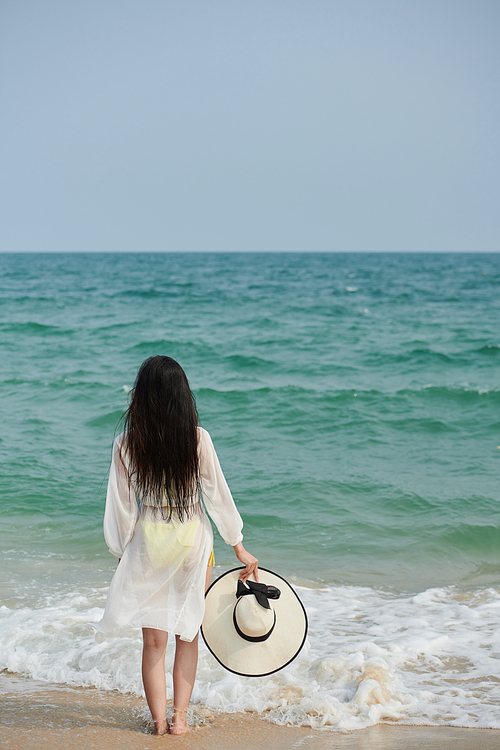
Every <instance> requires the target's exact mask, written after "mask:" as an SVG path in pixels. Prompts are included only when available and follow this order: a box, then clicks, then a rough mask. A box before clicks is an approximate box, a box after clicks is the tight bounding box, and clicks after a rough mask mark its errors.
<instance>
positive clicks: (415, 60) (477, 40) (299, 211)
mask: <svg viewBox="0 0 500 750" xmlns="http://www.w3.org/2000/svg"><path fill="white" fill-rule="evenodd" d="M499 39H500V2H499V0H0V251H2V252H142V251H148V252H172V251H175V252H188V251H224V252H227V251H239V252H242V251H268V252H277V251H317V252H318V251H321V252H330V251H333V252H355V251H365V252H367V251H378V252H387V251H391V252H392V251H405V252H407V251H413V252H419V251H423V252H442V251H446V252H449V251H468V252H481V251H482V252H497V251H499V250H500V210H499V208H500V200H499V199H500V139H499V123H500V117H499V115H500V106H499V105H500V43H499Z"/></svg>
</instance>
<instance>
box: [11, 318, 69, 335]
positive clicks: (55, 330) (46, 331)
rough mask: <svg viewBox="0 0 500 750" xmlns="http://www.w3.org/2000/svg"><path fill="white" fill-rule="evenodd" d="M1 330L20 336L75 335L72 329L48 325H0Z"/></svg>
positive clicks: (28, 323) (29, 322)
mask: <svg viewBox="0 0 500 750" xmlns="http://www.w3.org/2000/svg"><path fill="white" fill-rule="evenodd" d="M0 330H1V331H3V332H4V333H15V334H17V335H20V336H68V335H72V334H73V333H74V329H72V328H61V327H60V326H54V325H48V324H46V323H35V322H33V321H28V322H26V323H20V322H17V323H0Z"/></svg>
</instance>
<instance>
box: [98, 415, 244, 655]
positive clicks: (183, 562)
mask: <svg viewBox="0 0 500 750" xmlns="http://www.w3.org/2000/svg"><path fill="white" fill-rule="evenodd" d="M123 438H124V433H122V434H121V435H119V436H118V437H117V438H116V440H115V443H114V445H113V454H112V460H111V469H110V474H109V482H108V492H107V497H106V510H105V513H104V537H105V539H106V543H107V545H108V547H109V551H110V552H111V553H112V554H113V555H115V556H116V557H120V558H121V561H120V563H119V565H118V567H117V569H116V572H115V575H114V576H113V579H112V581H111V585H110V587H109V592H108V596H107V599H106V608H105V610H104V616H103V618H102V620H101V621H100V622H99V623H97V624H95V625H93V627H94V628H95V629H96V631H97V633H96V640H102V639H103V638H104V637H105V636H107V635H118V634H119V631H120V630H124V629H128V628H129V627H130V626H135V627H145V628H156V629H157V630H165V631H167V632H168V633H172V634H176V635H179V636H180V638H181V639H182V640H185V641H192V640H193V638H194V637H195V636H196V634H197V632H198V630H199V628H200V625H201V622H202V620H203V614H204V611H205V574H206V569H207V565H208V561H209V558H210V554H211V552H212V547H213V533H212V526H211V524H210V521H209V519H208V517H207V515H206V513H205V509H204V508H203V505H202V503H201V502H198V498H197V497H193V515H192V517H191V518H190V519H189V520H187V521H184V522H180V521H179V520H178V519H177V518H176V516H175V513H174V514H173V515H172V519H171V520H170V521H169V522H167V521H165V520H164V518H162V513H161V512H160V511H158V509H156V508H154V507H152V506H148V505H145V504H144V503H139V505H138V504H137V499H136V491H135V489H134V486H133V483H131V482H130V481H129V473H128V468H127V458H126V454H125V452H123V453H124V456H123V458H124V462H123V461H122V460H121V457H120V448H121V446H122V443H123ZM198 453H199V466H200V485H201V493H202V498H203V503H204V505H205V508H206V510H207V511H208V513H209V515H210V517H211V518H212V520H213V521H214V523H215V525H216V526H217V529H218V531H219V533H220V535H221V537H222V538H223V539H224V541H225V542H226V544H229V545H231V546H234V545H235V544H238V542H241V540H242V539H243V535H242V533H241V530H242V528H243V522H242V520H241V516H240V514H239V513H238V510H237V508H236V505H235V504H234V500H233V498H232V496H231V492H230V490H229V487H228V486H227V482H226V480H225V477H224V474H223V473H222V469H221V467H220V464H219V460H218V458H217V454H216V452H215V448H214V446H213V443H212V440H211V438H210V435H209V434H208V432H207V431H206V430H204V429H203V428H202V427H198ZM124 464H125V465H124Z"/></svg>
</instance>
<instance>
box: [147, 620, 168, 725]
mask: <svg viewBox="0 0 500 750" xmlns="http://www.w3.org/2000/svg"><path fill="white" fill-rule="evenodd" d="M142 639H143V647H142V681H143V683H144V692H145V693H146V700H147V702H148V706H149V710H150V711H151V716H152V717H153V721H154V725H155V733H156V734H166V733H167V732H168V729H169V727H168V722H167V690H166V686H165V650H166V648H167V639H168V633H166V632H165V631H164V630H155V629H154V628H143V629H142Z"/></svg>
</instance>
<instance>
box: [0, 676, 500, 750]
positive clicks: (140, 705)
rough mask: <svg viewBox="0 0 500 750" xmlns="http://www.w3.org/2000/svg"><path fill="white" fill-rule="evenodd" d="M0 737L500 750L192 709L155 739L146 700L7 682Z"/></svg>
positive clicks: (487, 738) (144, 745)
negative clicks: (182, 729) (174, 732)
mask: <svg viewBox="0 0 500 750" xmlns="http://www.w3.org/2000/svg"><path fill="white" fill-rule="evenodd" d="M0 687H1V696H0V736H1V744H2V748H6V749H7V748H8V750H35V748H36V750H40V749H42V750H43V749H44V748H50V750H63V749H64V750H109V749H110V748H112V749H113V748H120V750H158V748H159V747H163V746H165V745H175V747H177V748H179V750H260V749H262V750H264V749H266V750H267V748H270V747H271V748H272V749H273V750H289V749H291V748H297V750H299V749H300V750H312V748H314V750H333V749H334V748H339V750H400V749H401V748H404V750H442V749H443V748H444V750H446V749H447V748H449V750H497V748H498V747H500V730H494V729H460V728H458V727H420V726H418V727H411V726H394V725H388V724H380V725H378V726H376V727H369V728H368V729H362V730H358V731H355V732H349V733H348V734H339V733H335V732H332V731H329V730H326V731H320V730H312V729H309V728H307V727H282V726H277V725H276V724H271V723H269V722H268V721H266V720H265V718H263V717H261V716H258V715H257V714H251V713H244V714H242V713H238V714H217V713H213V712H212V711H210V710H207V709H203V708H201V707H198V706H195V707H194V710H193V716H192V717H191V723H192V724H194V727H193V729H192V731H191V732H190V733H189V734H187V735H183V736H181V737H174V736H170V735H166V736H164V737H155V736H153V735H152V734H150V733H149V732H150V729H151V728H150V724H149V721H148V719H147V716H148V713H147V706H146V704H145V701H144V700H143V699H140V698H134V697H133V696H130V695H120V694H118V693H116V692H110V693H107V692H101V691H99V690H94V689H91V688H87V689H86V688H74V689H73V688H68V687H67V686H61V687H58V686H47V685H45V686H42V685H40V683H31V682H30V681H28V680H22V679H20V678H11V677H8V676H5V673H4V675H2V680H1V684H0Z"/></svg>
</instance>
